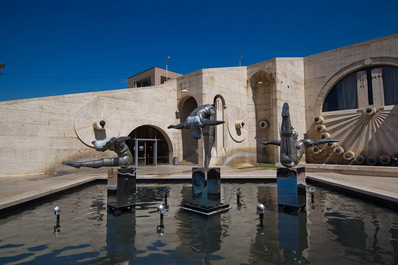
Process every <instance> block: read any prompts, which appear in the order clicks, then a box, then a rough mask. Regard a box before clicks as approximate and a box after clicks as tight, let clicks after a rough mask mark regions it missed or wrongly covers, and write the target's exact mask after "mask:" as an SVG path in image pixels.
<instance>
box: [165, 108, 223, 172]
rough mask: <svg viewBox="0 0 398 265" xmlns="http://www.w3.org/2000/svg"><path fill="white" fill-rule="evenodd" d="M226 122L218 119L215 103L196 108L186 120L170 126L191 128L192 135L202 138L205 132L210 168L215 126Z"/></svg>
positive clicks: (206, 153) (207, 164)
mask: <svg viewBox="0 0 398 265" xmlns="http://www.w3.org/2000/svg"><path fill="white" fill-rule="evenodd" d="M222 123H224V121H216V110H215V108H214V106H213V105H211V104H205V105H202V106H199V107H197V108H196V109H194V110H193V111H192V112H191V113H190V114H189V115H188V117H187V119H186V121H185V122H182V123H180V124H177V125H170V126H169V127H168V128H169V129H170V128H174V129H191V131H192V137H193V138H194V139H200V138H201V134H203V143H204V149H205V163H204V164H205V168H208V166H209V163H210V158H211V148H212V146H213V144H214V141H215V137H214V134H215V130H214V126H215V125H219V124H222Z"/></svg>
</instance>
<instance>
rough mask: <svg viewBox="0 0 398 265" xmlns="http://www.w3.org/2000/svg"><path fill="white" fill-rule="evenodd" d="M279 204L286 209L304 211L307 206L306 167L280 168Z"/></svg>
mask: <svg viewBox="0 0 398 265" xmlns="http://www.w3.org/2000/svg"><path fill="white" fill-rule="evenodd" d="M276 183H277V193H278V206H279V208H283V209H284V211H302V210H305V206H306V189H305V188H306V183H305V168H304V167H299V168H278V170H277V178H276Z"/></svg>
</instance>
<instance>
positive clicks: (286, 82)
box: [0, 34, 398, 175]
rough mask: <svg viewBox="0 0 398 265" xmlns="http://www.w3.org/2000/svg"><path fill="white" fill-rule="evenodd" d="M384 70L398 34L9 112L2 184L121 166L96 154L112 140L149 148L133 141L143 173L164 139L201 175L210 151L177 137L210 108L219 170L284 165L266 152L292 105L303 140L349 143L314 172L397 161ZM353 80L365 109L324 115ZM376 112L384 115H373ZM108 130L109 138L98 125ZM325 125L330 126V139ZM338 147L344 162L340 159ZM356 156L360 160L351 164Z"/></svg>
mask: <svg viewBox="0 0 398 265" xmlns="http://www.w3.org/2000/svg"><path fill="white" fill-rule="evenodd" d="M384 66H388V67H393V68H394V69H395V68H397V67H398V34H394V35H391V36H387V37H384V38H380V39H376V40H371V41H367V42H364V43H360V44H356V45H352V46H347V47H343V48H339V49H336V50H332V51H327V52H324V53H320V54H316V55H312V56H308V57H302V58H301V57H300V58H275V59H271V60H268V61H265V62H261V63H258V64H255V65H250V66H247V67H230V68H216V69H202V70H199V71H196V72H193V73H190V74H187V75H184V76H177V77H175V78H173V79H170V80H167V81H166V82H165V83H164V84H161V85H155V86H149V87H139V88H134V87H130V88H128V89H123V90H114V91H105V92H95V93H84V94H73V95H63V96H55V97H45V98H36V99H26V100H16V101H8V102H0V117H1V120H0V146H1V152H0V161H1V164H2V167H1V168H0V175H8V174H28V173H43V172H62V171H67V170H74V169H73V168H68V167H66V166H62V164H61V162H62V161H66V160H88V159H94V158H98V157H104V156H108V157H112V156H114V153H112V152H105V153H99V152H96V151H95V150H94V148H93V146H92V144H91V142H92V141H94V140H96V139H101V138H103V137H109V136H130V137H131V138H132V139H140V140H139V142H138V143H139V145H140V146H137V147H136V146H135V142H134V141H133V140H132V141H131V142H129V143H128V145H129V147H130V149H131V150H132V152H134V151H135V148H139V150H140V152H141V153H142V154H141V153H140V159H142V160H140V163H141V164H153V163H154V161H153V160H154V157H153V156H152V155H151V154H152V153H153V149H154V148H155V147H154V143H153V141H152V142H151V141H146V140H148V139H149V140H151V139H157V151H158V152H159V154H158V156H159V161H160V162H163V163H172V162H173V161H175V159H176V158H178V160H179V161H182V160H186V161H191V162H194V163H196V162H197V163H198V164H200V165H201V164H203V151H202V149H203V147H202V143H201V141H198V142H196V141H193V140H192V139H191V138H190V133H189V132H188V133H187V132H186V131H184V130H173V129H167V127H168V125H170V124H177V123H180V122H181V121H183V120H184V119H185V118H186V116H187V115H188V114H189V112H190V111H192V110H193V109H194V108H195V107H197V106H200V105H202V104H209V103H210V104H215V106H216V109H217V111H218V112H217V118H218V119H223V120H225V124H224V125H219V126H217V129H216V133H217V135H216V143H215V145H214V148H213V151H212V154H213V156H212V161H211V165H221V164H234V163H235V164H238V163H243V162H252V163H257V162H259V163H275V162H277V161H278V160H279V159H278V156H279V154H278V147H274V146H267V147H264V146H263V145H262V144H261V143H262V142H264V141H267V140H273V139H279V129H280V124H281V117H280V113H281V108H282V105H283V103H285V102H288V103H289V105H290V113H291V120H292V124H293V126H294V127H295V129H296V130H297V131H298V132H299V137H300V138H304V137H305V138H311V139H319V138H321V136H323V137H330V138H336V139H338V140H341V142H340V143H339V145H338V146H331V147H329V146H326V145H325V146H320V147H319V148H318V149H316V150H314V149H309V150H308V151H307V154H306V159H307V162H310V163H337V164H350V163H355V160H354V158H355V157H357V156H359V155H363V156H364V157H365V160H366V158H368V157H372V156H374V157H376V158H377V159H379V158H380V157H381V156H383V155H386V156H389V157H390V158H391V157H392V156H393V155H395V154H397V153H398V144H397V143H396V141H395V139H397V136H398V135H397V133H396V129H395V128H396V126H397V125H398V116H397V114H396V108H397V106H395V105H385V103H384V98H383V97H382V96H383V94H381V93H382V92H380V91H382V89H383V85H382V84H383V82H382V81H380V80H382V78H383V76H382V74H381V72H380V71H381V70H378V69H379V68H380V67H384ZM363 69H370V70H369V73H370V74H371V75H372V80H374V81H368V83H366V82H364V79H361V73H362V72H363V71H361V70H363ZM352 73H356V75H357V77H358V78H357V81H356V82H357V84H358V87H357V88H355V89H358V106H357V107H356V108H354V109H346V110H337V111H323V105H324V102H325V99H326V98H327V96H328V94H329V93H330V92H331V91H332V90H333V88H334V87H335V86H336V84H338V83H339V82H340V81H341V80H343V79H344V78H345V77H346V76H348V75H350V74H352ZM170 78H172V76H170ZM365 81H366V80H365ZM369 82H370V83H372V85H370V84H369ZM364 84H365V85H364ZM397 86H398V85H397ZM364 88H365V89H373V92H372V93H371V94H369V93H368V94H369V95H371V96H372V97H373V105H369V104H365V103H368V102H370V101H369V99H368V98H365V96H364V95H365V94H364V93H362V92H361V91H362V90H361V89H364ZM395 89H396V90H397V93H398V87H395ZM364 98H365V99H364ZM366 100H368V101H366ZM369 107H371V108H372V110H371V111H373V112H374V113H373V112H372V113H370V114H369V113H366V110H367V109H368V108H369ZM315 117H320V118H322V119H321V122H317V123H316V122H315V121H314V118H315ZM101 120H104V121H105V122H106V125H105V127H104V128H105V129H104V130H100V128H99V125H98V124H99V121H101ZM242 122H243V123H244V125H243V127H242V124H243V123H242ZM317 125H322V126H321V129H320V130H317V129H316V128H317ZM322 133H327V134H323V135H322ZM145 139H146V140H145ZM137 141H138V140H137ZM336 147H341V151H342V152H340V153H337V152H335V150H336ZM155 150H156V148H155ZM347 152H351V153H347ZM348 154H351V155H352V154H353V158H352V159H346V158H345V155H346V156H348ZM391 163H392V162H391Z"/></svg>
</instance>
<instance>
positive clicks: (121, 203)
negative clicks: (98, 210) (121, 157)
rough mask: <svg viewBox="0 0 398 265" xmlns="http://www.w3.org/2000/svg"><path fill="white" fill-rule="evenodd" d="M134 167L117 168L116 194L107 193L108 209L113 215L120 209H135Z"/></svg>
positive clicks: (118, 213) (132, 210) (119, 211)
mask: <svg viewBox="0 0 398 265" xmlns="http://www.w3.org/2000/svg"><path fill="white" fill-rule="evenodd" d="M135 193H136V169H135V168H119V169H118V171H117V189H116V196H109V195H108V210H109V211H111V212H112V213H113V214H115V215H120V213H121V212H122V211H130V212H134V211H135V204H136V196H135Z"/></svg>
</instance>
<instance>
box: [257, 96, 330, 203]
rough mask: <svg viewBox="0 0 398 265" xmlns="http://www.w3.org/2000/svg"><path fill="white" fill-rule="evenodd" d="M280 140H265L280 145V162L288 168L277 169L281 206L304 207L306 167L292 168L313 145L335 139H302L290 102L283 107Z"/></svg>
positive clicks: (266, 143) (267, 143)
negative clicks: (290, 108)
mask: <svg viewBox="0 0 398 265" xmlns="http://www.w3.org/2000/svg"><path fill="white" fill-rule="evenodd" d="M280 137H281V139H280V140H273V141H268V142H264V143H263V144H264V145H269V144H273V145H278V146H280V162H281V164H282V165H283V166H285V167H286V168H283V167H282V168H278V170H277V193H278V205H279V206H280V208H293V209H299V210H300V209H302V208H303V207H304V206H305V205H306V189H305V188H306V182H305V168H304V167H299V168H292V167H294V166H297V165H298V163H299V162H300V160H301V158H302V157H303V155H304V153H305V150H307V148H309V147H311V146H315V145H320V144H326V143H334V142H338V140H334V139H320V140H310V139H300V140H298V133H297V131H296V130H294V128H293V126H292V124H291V121H290V113H289V104H288V103H284V104H283V107H282V124H281V131H280Z"/></svg>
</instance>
